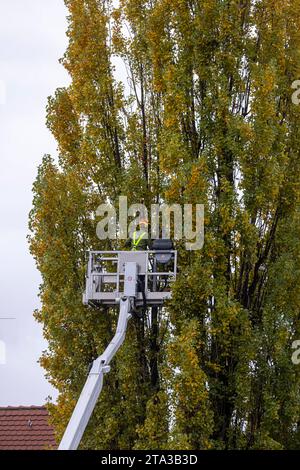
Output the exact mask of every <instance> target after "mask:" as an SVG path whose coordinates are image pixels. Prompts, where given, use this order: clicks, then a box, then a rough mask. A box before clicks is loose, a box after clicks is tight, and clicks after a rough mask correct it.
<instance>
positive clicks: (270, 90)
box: [30, 0, 300, 449]
mask: <svg viewBox="0 0 300 470" xmlns="http://www.w3.org/2000/svg"><path fill="white" fill-rule="evenodd" d="M65 3H66V5H67V7H68V9H69V28H68V37H69V47H68V49H67V51H66V53H65V56H64V57H63V59H62V63H63V65H64V66H65V67H66V69H67V70H68V72H69V74H70V76H71V84H70V86H69V87H68V88H65V89H58V90H57V91H56V93H55V95H54V96H53V97H51V98H49V104H48V118H47V124H48V127H49V129H50V130H51V131H52V133H53V135H54V136H55V138H56V140H57V144H58V150H59V161H58V162H55V161H54V160H53V159H52V158H51V157H50V156H45V157H44V159H43V162H42V164H41V166H40V168H39V171H38V176H37V179H36V181H35V183H34V200H33V209H32V212H31V215H30V229H31V232H32V233H31V237H30V244H31V251H32V253H33V255H34V257H35V259H36V262H37V266H38V268H39V270H40V272H41V274H42V278H43V283H42V285H41V292H40V296H41V301H42V307H41V309H40V311H38V312H36V318H37V320H38V321H40V322H41V323H42V324H43V326H44V333H45V337H46V338H47V340H48V342H49V351H48V352H45V354H44V355H43V357H42V359H41V363H42V365H43V366H44V367H45V368H46V370H47V374H48V377H49V379H50V381H51V382H52V383H53V384H54V385H55V386H56V387H57V388H58V390H59V393H60V395H59V400H58V405H57V406H54V405H51V411H52V417H53V421H54V423H55V425H56V429H57V434H58V437H60V436H61V434H62V432H63V430H64V428H65V426H66V424H67V421H68V418H69V416H70V413H71V411H72V409H73V406H74V403H75V401H76V398H77V397H78V394H79V393H80V390H81V387H82V385H83V382H84V380H85V377H86V373H87V368H88V365H89V363H90V362H91V360H92V359H93V358H94V357H95V356H97V355H98V354H99V353H101V352H102V350H103V348H104V347H105V346H106V344H107V343H108V341H109V339H110V338H111V337H112V335H113V332H114V328H115V325H116V319H117V312H116V311H114V310H109V311H108V310H105V309H92V308H88V307H84V306H82V304H81V294H82V290H83V288H84V269H85V252H86V250H88V249H90V248H94V249H95V248H99V249H100V248H101V249H113V248H114V247H122V246H123V245H122V241H118V240H112V241H105V242H104V241H103V242H100V241H99V240H98V239H97V238H96V222H97V220H96V218H95V211H96V208H97V206H98V205H99V204H100V203H102V202H106V201H110V202H112V203H117V200H118V196H120V195H127V196H128V200H129V203H132V202H140V201H141V200H145V202H146V204H147V205H148V206H149V207H150V204H151V203H154V202H162V201H165V202H169V203H174V202H177V203H180V204H183V203H190V204H195V203H203V204H205V230H206V232H205V245H204V248H203V249H202V250H200V251H194V252H187V251H186V250H185V249H184V244H180V243H179V244H178V249H179V264H180V272H179V277H178V281H177V282H176V285H175V286H174V290H173V293H174V295H173V299H172V301H171V302H170V304H169V305H168V307H167V308H166V309H165V310H164V311H163V312H161V311H157V310H156V309H152V310H150V311H149V312H148V314H147V318H145V319H144V320H138V319H136V320H134V321H132V322H131V324H130V327H129V332H128V336H127V340H126V342H125V345H124V347H123V348H122V350H121V351H120V353H119V354H118V356H117V358H116V359H115V360H114V363H113V367H112V372H111V374H110V375H109V376H107V377H106V379H105V387H104V389H103V394H102V396H101V398H100V400H99V403H98V405H97V407H96V410H95V413H94V415H93V418H92V421H91V423H90V425H89V427H88V430H87V432H86V434H85V436H84V440H83V443H82V448H107V449H131V448H135V449H158V448H160V449H163V448H175V449H179V448H182V449H211V448H215V449H222V448H226V449H228V448H234V449H247V448H259V449H290V448H291V449H295V448H298V449H299V448H300V368H299V366H298V367H297V366H296V365H294V364H293V363H292V361H291V356H292V342H293V340H295V339H299V338H300V322H299V318H300V288H299V286H300V255H299V253H300V251H299V248H300V246H299V233H300V216H299V197H300V159H299V139H300V132H299V125H298V120H299V118H300V110H299V108H298V107H297V106H295V105H294V104H293V103H292V100H291V95H292V89H291V85H292V82H293V81H294V80H296V79H299V77H300V19H299V18H300V1H299V0H286V1H283V2H279V1H277V0H256V1H255V0H189V1H188V0H154V1H148V0H139V1H137V0H120V1H119V3H118V5H116V4H115V2H111V1H105V0H66V2H65Z"/></svg>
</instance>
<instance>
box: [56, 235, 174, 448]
mask: <svg viewBox="0 0 300 470" xmlns="http://www.w3.org/2000/svg"><path fill="white" fill-rule="evenodd" d="M168 242H169V243H168ZM154 247H155V248H157V249H154V250H151V251H150V250H149V251H90V252H89V258H88V266H87V274H86V289H85V292H84V294H83V303H84V304H85V305H92V306H93V307H95V306H97V305H107V306H115V305H119V310H120V313H119V319H118V324H117V328H116V333H115V335H114V337H113V339H112V341H111V342H110V343H109V345H108V346H107V348H106V350H105V351H104V353H103V354H101V356H99V357H98V358H97V359H95V360H94V361H93V363H92V366H91V369H90V372H89V374H88V377H87V380H86V383H85V385H84V388H83V390H82V392H81V394H80V397H79V399H78V402H77V404H76V406H75V409H74V411H73V414H72V416H71V419H70V421H69V424H68V426H67V429H66V431H65V433H64V436H63V438H62V440H61V443H60V445H59V450H75V449H77V447H78V445H79V444H80V441H81V438H82V436H83V433H84V431H85V428H86V426H87V424H88V422H89V419H90V417H91V414H92V412H93V410H94V407H95V405H96V402H97V399H98V397H99V394H100V392H101V390H102V386H103V377H104V374H105V373H107V372H109V371H110V365H109V364H110V362H111V360H112V359H113V357H114V356H115V354H116V353H117V351H118V350H119V348H120V347H121V345H122V344H123V342H124V340H125V334H126V329H127V324H128V320H129V319H130V318H131V316H132V315H134V314H136V313H137V311H138V310H139V309H140V308H141V307H142V308H143V309H145V308H146V307H148V306H149V307H151V306H152V307H153V306H158V307H160V306H162V305H163V303H164V302H165V301H166V300H167V299H169V298H171V286H172V283H173V282H174V281H175V279H176V271H177V251H176V250H173V245H172V242H171V241H170V240H156V243H155V244H154ZM160 248H162V249H160Z"/></svg>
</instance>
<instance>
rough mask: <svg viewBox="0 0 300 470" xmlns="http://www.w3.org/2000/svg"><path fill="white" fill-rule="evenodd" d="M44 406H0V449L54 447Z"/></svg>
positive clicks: (41, 448) (42, 448)
mask: <svg viewBox="0 0 300 470" xmlns="http://www.w3.org/2000/svg"><path fill="white" fill-rule="evenodd" d="M48 418H49V413H48V411H47V409H46V408H45V407H44V406H18V407H15V406H8V407H5V408H4V407H0V450H46V449H56V448H57V444H56V442H55V439H54V430H53V427H52V426H51V425H50V424H49V422H48Z"/></svg>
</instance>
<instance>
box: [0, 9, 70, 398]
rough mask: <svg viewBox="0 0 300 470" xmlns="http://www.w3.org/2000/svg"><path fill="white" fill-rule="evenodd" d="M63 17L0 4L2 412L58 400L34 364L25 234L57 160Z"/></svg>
mask: <svg viewBox="0 0 300 470" xmlns="http://www.w3.org/2000/svg"><path fill="white" fill-rule="evenodd" d="M66 14H67V11H66V9H65V6H64V2H63V0H0V158H1V167H0V188H1V199H0V220H1V230H0V262H1V264H0V295H1V303H0V317H1V318H14V319H7V320H6V319H2V320H0V406H7V405H41V404H43V403H44V402H45V398H46V397H47V396H48V395H50V396H52V397H53V398H55V397H56V393H55V391H54V390H53V389H52V388H51V387H50V385H49V384H48V382H47V381H46V379H45V378H44V370H43V369H41V367H40V366H39V365H38V363H37V360H38V358H39V356H40V355H41V352H42V350H43V349H46V347H47V345H46V343H45V341H44V340H43V337H42V332H41V327H40V325H38V324H37V323H36V322H35V321H34V319H33V317H32V312H33V310H34V309H35V308H37V307H38V306H39V302H38V297H37V292H38V285H39V283H40V277H39V273H38V272H37V270H36V268H35V265H34V261H33V259H32V258H31V256H30V254H29V252H28V245H27V241H26V235H27V233H28V229H27V224H28V212H29V210H30V208H31V200H32V193H31V187H32V183H33V181H34V179H35V176H36V171H37V165H38V164H39V163H40V162H41V159H42V156H43V154H44V153H50V154H52V155H55V154H56V143H55V141H54V139H53V137H52V135H51V134H50V132H49V131H48V130H47V128H46V126H45V107H46V103H47V96H49V95H51V94H53V92H54V91H55V89H56V88H57V87H61V86H65V85H66V84H67V83H68V81H69V79H68V75H67V73H66V71H65V70H64V69H63V67H62V66H61V65H60V64H59V63H58V59H59V58H60V57H61V56H62V55H63V53H64V51H65V49H66V46H67V38H66V35H65V31H66V28H67V22H66ZM4 346H5V349H6V363H5V364H1V362H4V360H3V348H4ZM1 351H2V355H1Z"/></svg>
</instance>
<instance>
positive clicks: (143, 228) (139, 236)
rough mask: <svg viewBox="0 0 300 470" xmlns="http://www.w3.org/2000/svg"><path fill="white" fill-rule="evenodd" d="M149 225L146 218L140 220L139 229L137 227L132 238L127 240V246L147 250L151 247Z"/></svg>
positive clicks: (134, 249)
mask: <svg viewBox="0 0 300 470" xmlns="http://www.w3.org/2000/svg"><path fill="white" fill-rule="evenodd" d="M148 225H149V224H148V221H147V220H146V219H142V220H140V222H139V225H138V226H137V228H138V227H139V230H137V228H136V229H135V231H134V232H133V236H132V238H128V239H127V240H126V242H125V246H126V247H127V248H130V249H131V251H146V250H147V249H148V248H149V240H148Z"/></svg>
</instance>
